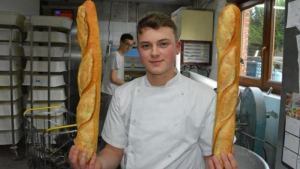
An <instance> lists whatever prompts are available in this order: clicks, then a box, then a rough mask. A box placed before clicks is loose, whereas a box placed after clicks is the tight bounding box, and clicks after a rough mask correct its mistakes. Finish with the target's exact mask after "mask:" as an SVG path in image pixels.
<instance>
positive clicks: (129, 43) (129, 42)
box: [120, 39, 134, 53]
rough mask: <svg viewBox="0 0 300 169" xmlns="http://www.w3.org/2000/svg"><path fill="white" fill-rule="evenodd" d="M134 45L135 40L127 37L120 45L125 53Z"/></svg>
mask: <svg viewBox="0 0 300 169" xmlns="http://www.w3.org/2000/svg"><path fill="white" fill-rule="evenodd" d="M133 45H134V41H133V40H130V39H125V40H124V42H123V41H121V42H120V47H121V50H122V52H123V53H126V52H128V51H129V49H131V48H132V46H133Z"/></svg>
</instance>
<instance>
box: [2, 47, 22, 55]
mask: <svg viewBox="0 0 300 169" xmlns="http://www.w3.org/2000/svg"><path fill="white" fill-rule="evenodd" d="M0 55H1V56H9V55H10V54H9V46H8V45H0ZM23 55H24V51H23V47H22V46H18V45H13V46H12V56H23Z"/></svg>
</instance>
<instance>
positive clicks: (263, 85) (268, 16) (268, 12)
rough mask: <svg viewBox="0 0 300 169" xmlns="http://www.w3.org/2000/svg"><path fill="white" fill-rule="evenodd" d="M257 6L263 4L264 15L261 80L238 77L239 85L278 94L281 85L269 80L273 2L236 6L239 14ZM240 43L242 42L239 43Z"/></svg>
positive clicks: (261, 0)
mask: <svg viewBox="0 0 300 169" xmlns="http://www.w3.org/2000/svg"><path fill="white" fill-rule="evenodd" d="M258 4H265V11H264V12H265V13H264V27H263V42H262V45H263V49H261V50H262V60H261V62H262V69H261V70H262V72H261V78H260V79H258V78H254V77H248V76H240V85H242V86H255V87H259V88H260V89H261V90H262V91H268V90H269V89H270V88H271V87H272V88H273V93H276V94H280V92H281V83H282V82H278V81H273V80H271V76H272V69H271V68H272V57H273V56H272V51H273V39H274V38H273V36H272V35H273V33H274V28H275V27H274V26H273V17H274V10H273V9H274V8H273V6H274V4H275V0H257V1H245V2H243V3H240V4H237V6H238V7H239V8H240V10H241V12H242V11H243V10H245V9H248V8H251V7H253V6H255V5H258ZM241 43H242V42H241Z"/></svg>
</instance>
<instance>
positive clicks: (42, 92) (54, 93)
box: [28, 88, 67, 101]
mask: <svg viewBox="0 0 300 169" xmlns="http://www.w3.org/2000/svg"><path fill="white" fill-rule="evenodd" d="M30 93H31V92H30V91H29V97H28V100H30V96H31V95H30ZM66 99H67V97H66V94H65V90H64V88H51V89H50V100H51V101H62V100H66ZM47 100H48V89H47V88H46V89H45V88H34V89H33V101H47Z"/></svg>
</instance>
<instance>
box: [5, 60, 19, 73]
mask: <svg viewBox="0 0 300 169" xmlns="http://www.w3.org/2000/svg"><path fill="white" fill-rule="evenodd" d="M9 65H10V64H9V60H0V71H10V70H9ZM18 70H22V64H21V60H19V59H18V60H13V61H12V71H18Z"/></svg>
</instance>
